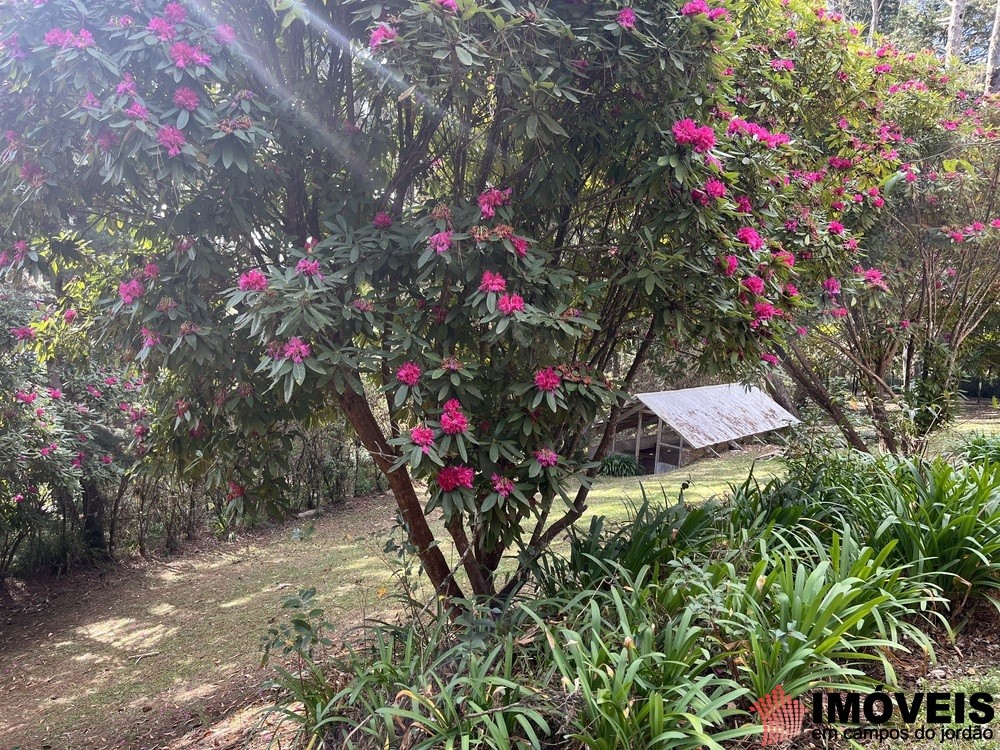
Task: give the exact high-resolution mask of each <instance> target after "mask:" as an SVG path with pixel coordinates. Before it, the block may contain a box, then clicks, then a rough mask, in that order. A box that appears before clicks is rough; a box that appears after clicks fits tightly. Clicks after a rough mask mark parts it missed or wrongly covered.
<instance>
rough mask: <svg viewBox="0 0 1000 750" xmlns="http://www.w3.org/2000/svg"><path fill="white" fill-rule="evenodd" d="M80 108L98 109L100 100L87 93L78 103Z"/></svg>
mask: <svg viewBox="0 0 1000 750" xmlns="http://www.w3.org/2000/svg"><path fill="white" fill-rule="evenodd" d="M80 106H81V107H82V108H83V109H100V108H101V100H100V99H98V98H97V97H96V96H94V94H93V93H92V92H90V91H88V92H87V95H86V96H85V97H83V99H82V100H81V101H80Z"/></svg>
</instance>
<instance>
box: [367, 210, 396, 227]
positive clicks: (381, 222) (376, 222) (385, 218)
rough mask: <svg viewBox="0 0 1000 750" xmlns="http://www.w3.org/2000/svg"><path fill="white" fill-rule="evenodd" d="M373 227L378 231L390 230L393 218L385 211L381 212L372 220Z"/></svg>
mask: <svg viewBox="0 0 1000 750" xmlns="http://www.w3.org/2000/svg"><path fill="white" fill-rule="evenodd" d="M372 225H373V226H374V227H375V228H376V229H388V228H389V227H391V226H392V217H391V216H389V214H387V213H386V212H385V211H379V212H378V213H377V214H375V218H374V219H373V220H372Z"/></svg>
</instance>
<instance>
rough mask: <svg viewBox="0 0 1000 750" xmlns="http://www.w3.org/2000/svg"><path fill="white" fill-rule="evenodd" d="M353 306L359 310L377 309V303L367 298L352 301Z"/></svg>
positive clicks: (365, 311) (364, 311)
mask: <svg viewBox="0 0 1000 750" xmlns="http://www.w3.org/2000/svg"><path fill="white" fill-rule="evenodd" d="M351 307H353V308H354V309H355V310H357V311H358V312H363V313H370V312H374V311H375V305H374V304H373V303H372V302H369V301H368V300H366V299H356V300H354V301H353V302H352V303H351Z"/></svg>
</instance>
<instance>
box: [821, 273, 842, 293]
mask: <svg viewBox="0 0 1000 750" xmlns="http://www.w3.org/2000/svg"><path fill="white" fill-rule="evenodd" d="M823 289H825V290H826V292H827V294H830V295H837V294H840V281H838V280H837V279H836V278H835V277H833V276H831V277H830V278H828V279H827V280H826V281H824V282H823Z"/></svg>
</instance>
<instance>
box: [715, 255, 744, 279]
mask: <svg viewBox="0 0 1000 750" xmlns="http://www.w3.org/2000/svg"><path fill="white" fill-rule="evenodd" d="M719 265H721V266H722V275H723V276H726V277H729V276H732V275H733V274H734V273H736V269H737V268H739V265H740V261H739V258H737V257H736V256H735V255H727V256H726V257H724V258H722V259H721V260H720V261H719Z"/></svg>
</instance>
